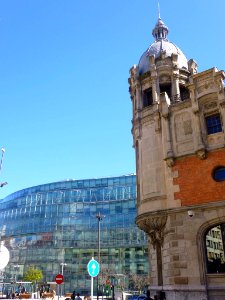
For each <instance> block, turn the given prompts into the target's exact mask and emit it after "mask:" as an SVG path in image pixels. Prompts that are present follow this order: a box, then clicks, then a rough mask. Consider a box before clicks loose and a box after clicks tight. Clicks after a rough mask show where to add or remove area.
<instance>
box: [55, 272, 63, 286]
mask: <svg viewBox="0 0 225 300" xmlns="http://www.w3.org/2000/svg"><path fill="white" fill-rule="evenodd" d="M55 282H56V283H57V284H61V283H63V282H64V277H63V275H62V274H58V275H56V276H55Z"/></svg>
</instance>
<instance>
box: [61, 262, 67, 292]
mask: <svg viewBox="0 0 225 300" xmlns="http://www.w3.org/2000/svg"><path fill="white" fill-rule="evenodd" d="M60 266H61V267H62V269H61V274H62V275H63V270H64V267H65V266H67V264H66V263H61V264H60ZM62 289H63V287H62V285H61V289H60V297H62Z"/></svg>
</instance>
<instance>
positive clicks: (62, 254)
mask: <svg viewBox="0 0 225 300" xmlns="http://www.w3.org/2000/svg"><path fill="white" fill-rule="evenodd" d="M98 213H100V214H101V215H103V216H104V217H103V218H102V220H101V221H100V223H99V221H98V219H97V217H96V216H97V214H98ZM135 217H136V177H135V175H126V176H120V177H110V178H99V179H88V180H66V181H61V182H55V183H50V184H44V185H39V186H35V187H31V188H27V189H24V190H21V191H18V192H16V193H13V194H11V195H9V196H8V197H6V198H4V199H2V200H0V235H1V240H3V241H5V246H6V247H7V248H8V250H9V251H10V262H9V264H8V266H7V267H6V268H5V280H9V279H12V278H15V276H16V277H17V280H19V279H22V276H23V273H24V272H25V271H26V269H27V268H28V267H30V266H33V265H34V266H36V267H38V268H39V269H41V270H42V271H43V274H44V279H43V281H44V282H53V281H54V278H55V276H56V275H57V274H58V273H62V271H63V275H64V278H65V284H64V292H71V291H73V290H74V289H76V291H80V293H85V292H88V291H89V290H90V284H91V283H90V282H91V278H90V276H89V275H88V272H87V264H88V262H89V260H90V259H91V258H92V257H94V258H95V259H97V258H98V246H99V244H98V233H99V232H100V257H101V259H100V261H101V271H102V272H103V273H105V274H104V275H107V274H108V275H109V276H111V275H113V274H120V275H122V276H124V277H126V276H127V274H134V273H136V274H148V269H149V266H148V246H147V238H146V235H145V233H144V232H143V231H140V230H139V229H138V228H137V226H136V225H135ZM99 225H100V226H99ZM99 227H100V231H99ZM62 263H63V264H66V265H64V268H63V270H62ZM15 266H17V269H16V270H15Z"/></svg>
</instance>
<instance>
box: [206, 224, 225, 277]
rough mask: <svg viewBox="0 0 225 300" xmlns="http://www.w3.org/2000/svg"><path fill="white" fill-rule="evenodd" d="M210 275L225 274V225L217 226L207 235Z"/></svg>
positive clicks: (207, 257) (207, 260)
mask: <svg viewBox="0 0 225 300" xmlns="http://www.w3.org/2000/svg"><path fill="white" fill-rule="evenodd" d="M205 249H206V263H207V272H208V273H211V274H213V273H225V223H223V224H219V225H216V226H214V227H211V228H210V229H208V230H207V232H206V234H205Z"/></svg>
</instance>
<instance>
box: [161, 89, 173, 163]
mask: <svg viewBox="0 0 225 300" xmlns="http://www.w3.org/2000/svg"><path fill="white" fill-rule="evenodd" d="M169 105H170V99H169V97H168V96H167V94H166V93H163V94H161V115H162V137H163V148H164V157H165V158H164V159H165V161H166V163H167V165H168V167H172V166H173V165H174V158H173V157H174V153H173V148H172V137H171V132H170V123H169Z"/></svg>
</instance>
